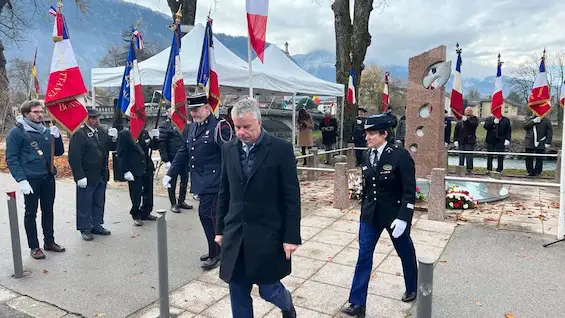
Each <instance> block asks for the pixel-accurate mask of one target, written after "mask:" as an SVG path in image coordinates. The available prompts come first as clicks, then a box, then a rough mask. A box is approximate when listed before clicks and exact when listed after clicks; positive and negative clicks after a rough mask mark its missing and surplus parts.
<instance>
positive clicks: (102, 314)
mask: <svg viewBox="0 0 565 318" xmlns="http://www.w3.org/2000/svg"><path fill="white" fill-rule="evenodd" d="M104 316H106V314H105V313H99V314H96V315H95V316H94V317H104Z"/></svg>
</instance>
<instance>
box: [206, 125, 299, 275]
mask: <svg viewBox="0 0 565 318" xmlns="http://www.w3.org/2000/svg"><path fill="white" fill-rule="evenodd" d="M263 133H264V134H265V135H263V139H262V140H261V141H260V142H259V143H258V144H257V145H256V146H255V147H258V148H257V152H256V154H255V159H254V163H253V166H252V167H251V170H250V173H249V177H248V178H245V177H244V174H243V170H242V163H241V157H240V149H241V142H239V141H238V140H237V139H236V140H233V141H231V142H228V143H226V144H224V145H223V146H222V159H223V160H222V175H221V181H220V192H219V194H218V206H217V211H216V214H217V220H216V233H217V234H218V235H223V236H224V239H223V244H222V262H221V267H220V278H222V279H223V280H224V281H226V282H229V281H230V280H231V278H232V274H233V272H234V268H235V263H236V260H237V257H238V255H239V252H240V249H241V248H243V249H244V262H245V270H246V275H247V278H249V279H250V281H251V282H253V283H258V284H267V283H273V282H276V281H278V280H280V279H281V278H283V277H285V276H287V275H289V274H290V272H291V266H290V260H287V259H286V257H285V252H284V250H283V243H292V244H300V243H301V239H300V185H299V183H298V177H297V173H296V160H295V157H294V152H293V150H292V145H291V144H289V143H288V142H286V141H284V140H282V139H280V138H277V137H274V136H271V135H269V134H268V133H267V132H263Z"/></svg>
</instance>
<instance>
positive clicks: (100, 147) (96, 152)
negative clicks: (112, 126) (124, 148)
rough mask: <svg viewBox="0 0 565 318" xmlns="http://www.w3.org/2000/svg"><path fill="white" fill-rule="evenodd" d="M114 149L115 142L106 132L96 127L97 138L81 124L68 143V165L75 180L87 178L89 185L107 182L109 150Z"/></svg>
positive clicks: (108, 175)
mask: <svg viewBox="0 0 565 318" xmlns="http://www.w3.org/2000/svg"><path fill="white" fill-rule="evenodd" d="M112 150H116V142H115V141H113V140H112V137H110V136H108V133H107V132H106V131H105V130H103V129H101V128H98V138H96V135H95V133H94V132H93V131H92V130H91V129H90V128H89V127H88V126H86V125H82V126H81V127H80V129H78V130H77V131H76V132H75V133H74V134H73V136H72V137H71V141H70V143H69V165H70V166H71V170H72V172H73V177H74V179H75V181H78V180H80V179H82V178H86V179H87V183H88V184H89V185H95V184H98V183H99V182H104V183H105V182H108V180H109V179H110V173H109V171H108V156H109V152H110V151H112Z"/></svg>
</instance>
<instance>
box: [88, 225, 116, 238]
mask: <svg viewBox="0 0 565 318" xmlns="http://www.w3.org/2000/svg"><path fill="white" fill-rule="evenodd" d="M92 234H96V235H104V236H106V235H110V234H112V232H110V231H108V230H107V229H105V228H104V227H103V226H102V225H99V226H95V227H93V228H92Z"/></svg>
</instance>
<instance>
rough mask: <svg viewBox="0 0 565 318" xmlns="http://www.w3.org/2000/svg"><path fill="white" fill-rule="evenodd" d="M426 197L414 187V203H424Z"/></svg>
mask: <svg viewBox="0 0 565 318" xmlns="http://www.w3.org/2000/svg"><path fill="white" fill-rule="evenodd" d="M425 200H426V196H425V195H424V194H423V193H422V192H420V187H419V186H416V201H425Z"/></svg>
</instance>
